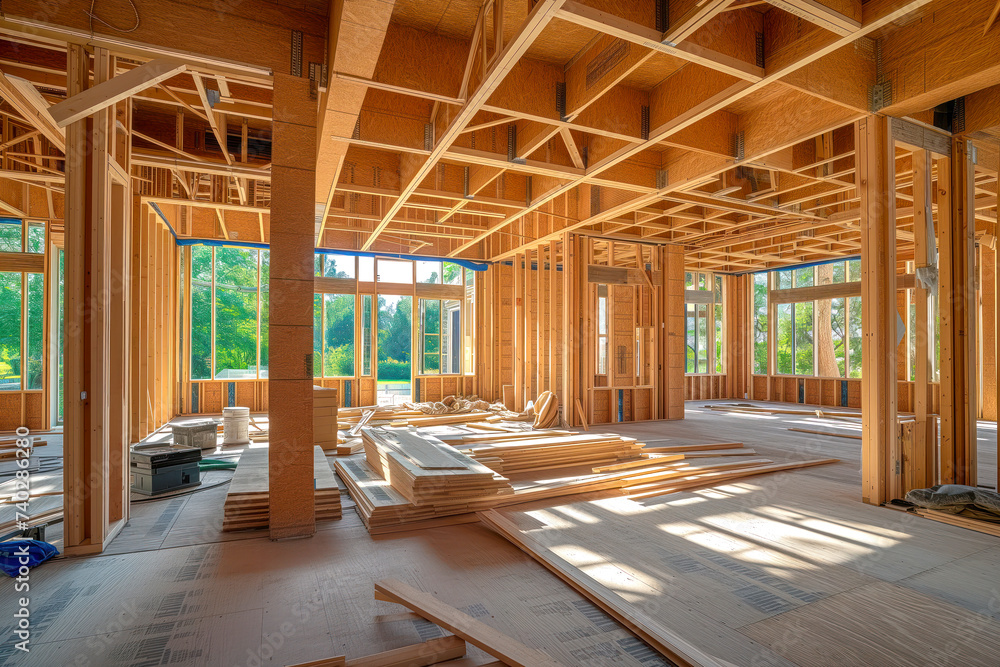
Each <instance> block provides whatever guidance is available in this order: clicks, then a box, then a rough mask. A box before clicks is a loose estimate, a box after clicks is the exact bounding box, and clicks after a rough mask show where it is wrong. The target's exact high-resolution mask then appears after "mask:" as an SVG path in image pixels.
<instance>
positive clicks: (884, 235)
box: [855, 116, 898, 505]
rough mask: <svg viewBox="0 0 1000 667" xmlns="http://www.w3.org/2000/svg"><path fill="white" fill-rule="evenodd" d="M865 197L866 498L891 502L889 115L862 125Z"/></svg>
mask: <svg viewBox="0 0 1000 667" xmlns="http://www.w3.org/2000/svg"><path fill="white" fill-rule="evenodd" d="M855 137H856V139H855V150H856V151H857V153H856V155H857V167H858V172H857V183H858V191H859V194H860V195H861V281H862V283H861V284H862V288H861V289H862V302H863V304H864V314H863V317H862V366H861V377H862V380H861V410H862V427H861V428H862V434H861V435H862V442H861V485H862V489H861V497H862V500H863V501H864V502H866V503H871V504H873V505H881V504H882V503H884V502H886V501H887V500H889V496H890V495H891V489H890V488H889V483H888V482H889V480H890V477H891V476H893V475H891V474H890V467H891V466H892V465H893V461H892V460H891V455H892V453H893V452H894V451H895V450H897V449H898V445H897V441H898V437H897V435H896V430H897V426H896V321H897V316H896V298H895V297H896V224H895V221H896V191H895V188H896V185H895V168H894V164H895V161H894V149H893V143H892V141H891V140H890V137H889V126H888V122H887V119H886V118H885V117H884V116H869V117H867V118H865V119H862V120H860V121H858V123H857V125H856V134H855Z"/></svg>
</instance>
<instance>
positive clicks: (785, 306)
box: [774, 303, 795, 375]
mask: <svg viewBox="0 0 1000 667" xmlns="http://www.w3.org/2000/svg"><path fill="white" fill-rule="evenodd" d="M776 310H777V312H778V327H777V329H776V330H775V333H777V340H776V341H775V350H774V368H775V372H777V373H780V374H782V375H791V374H792V373H794V372H795V365H794V364H793V362H792V304H790V303H780V304H778V305H777V307H776Z"/></svg>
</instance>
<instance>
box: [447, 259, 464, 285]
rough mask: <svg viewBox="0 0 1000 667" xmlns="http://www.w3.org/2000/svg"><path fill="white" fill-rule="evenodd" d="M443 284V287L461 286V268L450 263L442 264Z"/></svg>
mask: <svg viewBox="0 0 1000 667" xmlns="http://www.w3.org/2000/svg"><path fill="white" fill-rule="evenodd" d="M444 284H445V285H461V284H462V267H461V266H459V265H458V264H452V263H451V262H445V263H444Z"/></svg>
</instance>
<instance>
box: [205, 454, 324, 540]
mask: <svg viewBox="0 0 1000 667" xmlns="http://www.w3.org/2000/svg"><path fill="white" fill-rule="evenodd" d="M267 452H268V450H267V449H266V448H259V449H246V450H244V451H243V454H242V455H240V460H239V463H238V464H237V465H236V472H235V473H234V474H233V479H232V481H231V482H230V483H229V493H228V494H226V502H225V505H224V506H223V520H222V530H224V531H231V530H246V529H250V528H267V526H268V520H269V514H268V510H269V500H270V496H269V493H268V464H267V456H268V455H267ZM313 481H314V485H315V489H316V520H317V521H324V520H332V519H339V518H340V516H341V509H340V489H339V487H338V486H337V477H336V476H335V475H334V474H333V470H331V469H330V464H329V463H328V462H327V460H326V455H325V454H323V450H322V449H320V448H319V447H314V448H313Z"/></svg>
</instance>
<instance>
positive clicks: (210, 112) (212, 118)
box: [191, 72, 233, 165]
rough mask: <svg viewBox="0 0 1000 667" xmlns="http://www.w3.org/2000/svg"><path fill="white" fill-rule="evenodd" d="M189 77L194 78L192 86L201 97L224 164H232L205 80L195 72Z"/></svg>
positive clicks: (223, 129) (223, 130)
mask: <svg viewBox="0 0 1000 667" xmlns="http://www.w3.org/2000/svg"><path fill="white" fill-rule="evenodd" d="M191 78H192V79H194V87H195V88H196V89H197V90H198V97H199V98H201V107H202V109H204V110H205V117H206V118H207V119H208V125H209V127H211V128H212V134H213V135H215V141H216V142H217V143H218V144H219V149H220V150H221V151H222V157H224V158H225V159H226V164H228V165H232V164H233V156H232V155H230V154H229V148H228V147H227V146H228V144H227V140H226V128H225V127H221V128H220V127H219V117H218V116H217V115H216V113H215V110H214V109H212V105H211V104H209V102H208V93H207V92H206V90H205V81H204V79H202V77H201V75H200V74H198V73H197V72H192V73H191Z"/></svg>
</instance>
